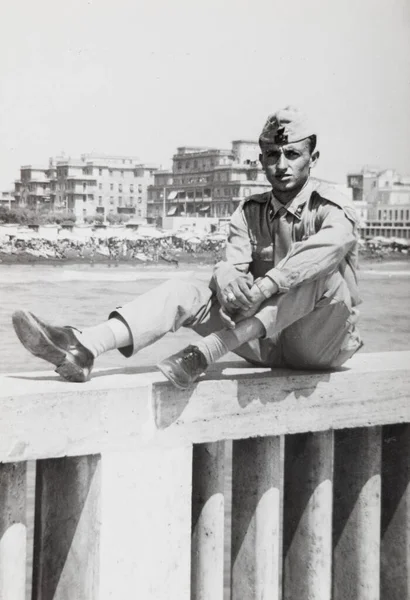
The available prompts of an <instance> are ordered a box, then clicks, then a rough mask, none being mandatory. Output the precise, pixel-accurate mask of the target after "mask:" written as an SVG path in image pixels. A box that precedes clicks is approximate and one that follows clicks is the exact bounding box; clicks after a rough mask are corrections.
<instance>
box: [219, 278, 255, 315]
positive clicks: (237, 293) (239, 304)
mask: <svg viewBox="0 0 410 600" xmlns="http://www.w3.org/2000/svg"><path fill="white" fill-rule="evenodd" d="M251 287H252V284H251V282H250V281H249V279H248V278H246V277H238V278H237V279H235V280H234V281H231V282H230V283H228V285H227V286H226V287H225V288H224V289H223V290H222V291H221V293H220V303H221V306H222V308H224V309H228V311H229V312H232V311H235V310H241V309H242V310H248V309H249V308H250V307H251V306H252V302H253V300H252V295H251V293H250V290H251Z"/></svg>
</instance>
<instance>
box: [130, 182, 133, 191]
mask: <svg viewBox="0 0 410 600" xmlns="http://www.w3.org/2000/svg"><path fill="white" fill-rule="evenodd" d="M133 191H134V185H133V184H132V183H131V185H130V192H133Z"/></svg>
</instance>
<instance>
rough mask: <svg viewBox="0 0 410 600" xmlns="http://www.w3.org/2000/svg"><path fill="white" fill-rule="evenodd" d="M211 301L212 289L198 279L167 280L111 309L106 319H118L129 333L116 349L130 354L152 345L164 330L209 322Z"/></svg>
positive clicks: (163, 333) (164, 332)
mask: <svg viewBox="0 0 410 600" xmlns="http://www.w3.org/2000/svg"><path fill="white" fill-rule="evenodd" d="M212 302H213V296H212V291H211V290H210V288H209V287H208V284H206V283H203V282H202V281H197V280H190V281H183V280H177V281H167V282H166V283H163V284H162V285H159V286H157V287H155V288H153V289H152V290H150V291H149V292H147V293H146V294H142V295H141V296H139V297H138V298H136V299H135V300H133V301H132V302H129V303H128V304H126V305H125V306H122V307H118V308H117V309H116V310H114V311H113V312H111V314H110V318H117V319H120V320H122V321H123V322H124V323H125V324H126V325H127V326H128V329H129V331H130V333H131V344H129V345H128V346H126V347H124V348H119V350H120V352H121V353H122V354H123V355H124V356H126V357H129V356H132V355H133V354H135V353H136V352H138V351H139V350H141V349H142V348H145V347H146V346H149V345H150V344H153V343H154V342H156V341H157V340H159V339H160V338H161V337H163V336H164V335H165V334H166V333H169V332H170V331H176V330H177V329H179V328H180V327H182V326H187V327H188V326H189V327H192V328H193V329H196V326H197V325H198V324H199V323H202V322H204V321H209V316H210V313H211V307H212Z"/></svg>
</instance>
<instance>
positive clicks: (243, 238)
mask: <svg viewBox="0 0 410 600" xmlns="http://www.w3.org/2000/svg"><path fill="white" fill-rule="evenodd" d="M251 262H252V246H251V242H250V239H249V233H248V226H247V223H246V219H245V215H244V213H243V209H242V206H239V207H238V208H237V209H236V210H235V212H234V213H233V215H232V217H231V221H230V224H229V235H228V239H227V242H226V248H225V256H224V259H223V260H222V261H220V262H219V263H217V264H216V265H215V267H214V271H213V279H214V280H215V282H216V284H217V287H218V288H219V290H223V289H224V288H225V287H226V286H227V285H228V283H230V282H231V281H234V280H235V279H237V278H238V277H239V276H244V275H245V276H246V275H247V274H248V271H249V264H250V263H251Z"/></svg>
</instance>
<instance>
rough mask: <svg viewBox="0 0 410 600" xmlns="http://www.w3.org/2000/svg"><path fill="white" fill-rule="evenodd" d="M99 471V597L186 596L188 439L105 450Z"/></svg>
mask: <svg viewBox="0 0 410 600" xmlns="http://www.w3.org/2000/svg"><path fill="white" fill-rule="evenodd" d="M101 473H102V477H101V480H102V490H101V508H102V511H101V566H100V571H101V575H100V596H99V600H117V599H118V600H123V599H124V600H134V599H136V600H137V599H138V600H139V599H141V600H171V599H172V600H173V599H174V598H175V600H189V598H190V562H191V494H192V446H191V445H190V444H188V445H186V446H182V447H179V446H178V447H167V446H161V445H157V446H149V445H147V446H142V447H141V448H138V449H136V450H134V451H132V452H112V453H111V452H107V453H104V454H103V455H102V457H101ZM70 600H71V599H70ZM76 600H77V599H76Z"/></svg>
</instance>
